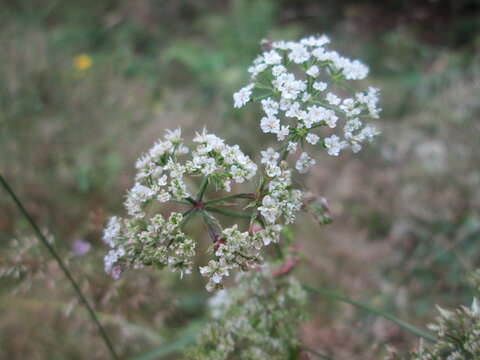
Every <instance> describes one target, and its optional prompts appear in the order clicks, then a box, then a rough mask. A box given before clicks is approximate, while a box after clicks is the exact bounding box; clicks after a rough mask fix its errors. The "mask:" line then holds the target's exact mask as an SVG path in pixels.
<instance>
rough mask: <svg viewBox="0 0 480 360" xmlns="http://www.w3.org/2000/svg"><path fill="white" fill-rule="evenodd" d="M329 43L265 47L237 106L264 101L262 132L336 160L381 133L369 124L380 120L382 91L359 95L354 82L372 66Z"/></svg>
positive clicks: (281, 43) (319, 39)
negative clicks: (323, 151)
mask: <svg viewBox="0 0 480 360" xmlns="http://www.w3.org/2000/svg"><path fill="white" fill-rule="evenodd" d="M329 42H330V39H329V38H328V37H327V36H325V35H323V36H320V37H308V38H304V39H301V40H300V41H298V42H294V41H278V42H272V43H266V44H265V46H264V48H266V50H265V51H264V52H263V53H262V54H260V55H259V56H258V57H257V58H256V59H255V60H254V61H253V64H252V66H251V67H250V68H249V69H248V71H249V72H250V74H251V82H250V83H249V84H248V85H247V86H245V87H244V88H242V89H240V90H239V91H238V92H236V93H235V94H234V95H233V99H234V107H236V108H240V107H242V106H244V105H245V104H247V103H248V102H250V101H252V102H258V103H260V104H261V107H262V109H263V112H264V116H263V117H262V118H261V120H260V127H261V129H262V131H263V132H264V133H271V134H274V135H275V136H276V137H277V139H278V141H280V142H286V143H288V144H290V146H291V147H292V146H294V145H292V144H295V145H296V144H297V143H298V142H300V143H302V144H303V143H304V142H307V143H309V144H310V145H312V146H322V147H324V148H326V149H327V152H328V154H330V155H333V156H338V155H339V153H340V151H341V150H343V149H345V148H351V149H352V151H353V152H358V151H360V150H361V148H362V143H363V142H365V141H371V140H372V139H373V138H374V137H375V136H376V135H378V133H379V132H378V131H377V130H376V129H375V127H374V126H372V125H370V124H367V122H368V121H369V120H371V119H376V118H378V117H379V113H380V108H379V107H378V93H379V91H378V89H376V88H373V87H369V88H368V89H366V90H365V91H355V90H354V88H353V87H352V86H351V82H352V81H354V80H361V79H364V78H366V76H367V75H368V67H367V66H366V65H364V64H363V63H361V62H360V61H359V60H351V59H348V58H346V57H344V56H341V55H339V54H338V53H337V52H336V51H332V50H328V49H327V48H326V45H327V44H328V43H329ZM304 154H305V155H304ZM304 154H302V156H303V158H304V160H303V162H305V159H306V157H307V154H306V153H304ZM299 167H300V169H299V171H302V169H303V166H302V165H301V164H300V165H299Z"/></svg>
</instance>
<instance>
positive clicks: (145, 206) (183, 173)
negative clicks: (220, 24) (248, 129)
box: [103, 36, 380, 359]
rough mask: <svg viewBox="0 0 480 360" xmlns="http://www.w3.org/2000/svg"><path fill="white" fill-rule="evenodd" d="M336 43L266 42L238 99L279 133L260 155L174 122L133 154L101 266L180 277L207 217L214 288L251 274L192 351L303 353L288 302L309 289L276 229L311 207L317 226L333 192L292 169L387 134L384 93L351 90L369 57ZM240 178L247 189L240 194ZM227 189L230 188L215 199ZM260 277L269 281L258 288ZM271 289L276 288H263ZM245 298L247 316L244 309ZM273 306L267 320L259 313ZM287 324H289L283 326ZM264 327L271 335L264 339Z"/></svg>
mask: <svg viewBox="0 0 480 360" xmlns="http://www.w3.org/2000/svg"><path fill="white" fill-rule="evenodd" d="M328 43H329V39H328V38H327V37H326V36H320V37H309V38H304V39H301V40H300V41H298V42H293V41H289V42H285V41H280V42H264V44H263V52H262V53H261V54H260V55H259V56H258V57H257V58H256V59H255V60H254V61H253V64H252V66H251V67H250V68H249V69H248V71H249V72H250V74H251V76H250V83H249V84H248V85H247V86H245V87H243V88H242V89H240V90H239V91H238V92H236V93H235V94H234V95H233V100H234V107H235V108H240V107H242V106H244V105H246V104H247V103H254V104H258V105H259V106H260V107H261V109H262V111H263V113H264V116H262V117H261V118H260V119H259V125H260V128H261V130H262V132H263V133H267V134H274V135H275V136H276V140H277V141H278V142H279V144H277V145H273V146H270V147H267V148H266V149H264V150H261V151H260V153H259V156H258V160H259V161H258V163H256V162H255V161H254V160H257V158H254V159H251V158H250V157H249V156H247V155H246V154H245V153H244V152H242V150H241V149H240V148H239V146H238V145H230V144H228V143H227V142H226V141H224V140H223V139H221V138H219V137H218V136H216V135H214V134H211V133H208V132H207V130H206V129H204V130H203V131H201V132H199V133H197V134H196V136H195V137H194V138H193V141H192V144H189V143H188V142H186V141H185V140H184V139H183V138H182V134H181V130H180V129H176V130H173V131H170V130H167V132H166V134H165V136H164V137H163V138H162V139H161V140H159V141H158V142H157V143H155V144H154V145H153V147H152V148H151V149H150V150H149V151H148V152H147V153H146V154H144V155H142V156H141V157H140V158H139V159H138V161H137V163H136V169H137V174H136V177H135V183H134V185H133V187H132V188H131V190H130V191H128V193H127V197H126V200H125V208H126V211H127V214H128V216H127V217H125V218H120V217H117V216H114V217H112V218H111V219H110V220H109V222H108V225H107V227H106V229H105V231H104V235H103V240H104V241H105V243H107V244H108V245H109V246H110V248H111V249H110V251H109V252H108V253H107V255H106V256H105V261H104V263H105V271H106V272H107V273H110V274H111V275H112V276H113V277H115V278H117V277H119V276H120V274H121V273H122V272H124V271H126V270H129V269H139V268H142V267H144V266H155V267H158V268H169V269H170V270H171V271H174V272H179V273H180V276H183V275H186V274H190V273H192V271H193V269H194V266H195V261H194V256H195V250H196V248H198V246H197V244H198V241H199V238H198V237H194V236H192V234H189V233H187V232H186V224H187V223H188V222H189V221H190V220H191V219H192V218H193V217H194V216H196V215H199V216H200V218H201V219H202V221H203V223H204V224H205V227H206V230H207V231H206V232H207V233H208V236H209V237H210V239H211V244H210V246H209V252H210V255H211V258H210V259H209V260H208V262H207V263H205V264H200V265H199V272H200V274H201V275H202V276H204V277H206V278H208V281H207V284H206V288H207V290H208V291H210V292H211V291H217V290H220V289H222V288H223V287H224V280H225V278H226V277H227V276H229V275H230V274H231V273H232V272H233V271H235V270H240V273H243V274H244V275H239V276H240V277H239V279H240V280H238V281H237V283H238V284H239V288H238V289H237V290H235V292H232V293H231V294H229V295H225V296H226V297H228V298H229V299H230V300H229V304H230V305H229V306H222V307H221V308H220V310H218V309H217V312H218V311H219V312H220V313H221V314H222V317H223V318H222V319H220V320H219V321H218V322H217V324H216V325H212V327H209V328H208V329H207V330H206V331H205V333H204V336H203V337H201V340H200V343H199V346H200V348H197V349H196V350H195V351H194V352H193V353H195V354H197V355H195V356H196V358H199V359H200V358H201V359H204V358H205V359H210V358H211V359H227V358H228V354H229V352H231V351H233V350H234V349H236V348H237V347H238V346H239V345H238V344H239V343H242V344H244V343H251V344H252V347H251V348H249V349H248V350H246V351H245V352H244V355H242V356H243V357H242V358H244V359H250V358H251V359H258V358H266V357H268V358H279V359H280V358H285V357H284V356H286V354H287V353H290V352H291V351H297V350H298V344H297V342H296V340H295V339H296V336H294V333H295V332H296V330H294V331H293V330H292V329H296V324H297V321H294V320H292V318H291V314H294V313H293V312H291V309H290V310H288V309H287V310H285V309H284V310H283V312H282V311H281V308H282V306H285V305H287V304H288V303H290V302H293V303H296V304H297V305H299V306H300V303H303V300H302V299H303V297H304V295H303V290H302V289H301V287H299V286H298V284H297V283H296V281H295V280H294V279H293V278H291V270H292V269H293V268H294V267H295V264H296V262H297V260H298V259H297V257H295V256H294V257H291V256H290V257H289V256H286V255H285V254H287V253H288V251H291V247H290V245H291V244H288V243H285V242H283V243H280V238H281V235H282V233H284V231H285V229H287V226H289V225H290V224H293V223H294V222H295V219H296V216H297V214H298V213H299V212H300V211H307V212H310V213H312V214H313V215H314V216H315V217H316V218H317V219H318V221H319V222H320V223H321V224H327V223H329V222H330V221H331V218H330V216H329V212H328V206H327V204H326V200H325V199H323V198H320V197H318V196H315V195H312V194H311V193H310V192H309V191H308V189H305V188H302V187H301V186H300V185H297V183H296V182H294V177H295V174H296V173H300V174H305V173H307V172H308V171H309V169H311V168H312V167H313V166H314V165H315V164H316V160H315V157H316V155H317V152H316V151H315V149H324V150H326V151H327V153H328V154H329V155H332V156H339V154H340V152H341V151H342V150H344V149H347V148H350V149H352V151H353V152H358V151H359V150H360V149H361V147H362V144H363V143H364V142H365V141H371V140H372V139H373V138H374V137H375V136H376V135H377V134H378V133H379V132H378V131H377V130H376V128H375V127H374V126H373V125H372V124H370V123H369V121H370V120H372V119H377V118H378V117H379V113H380V108H379V107H378V94H379V91H378V90H377V89H376V88H373V87H369V88H368V89H367V90H365V91H356V90H354V89H355V86H354V84H353V82H354V81H357V80H362V79H364V78H365V77H366V76H367V74H368V68H367V66H366V65H364V64H363V63H361V62H360V61H358V60H350V59H348V58H346V57H344V56H341V55H339V54H338V53H337V52H335V51H332V50H328V49H327V48H326V45H327V44H328ZM234 184H235V186H232V185H234ZM239 187H245V188H246V189H248V190H247V191H246V192H240V193H232V189H233V188H235V189H237V188H239ZM221 192H223V193H230V194H228V195H226V196H217V195H218V194H219V193H221ZM223 195H225V194H223ZM167 203H170V204H175V206H176V207H178V208H181V209H180V210H178V211H171V212H170V214H168V215H166V216H165V215H163V213H162V211H160V210H159V206H160V207H161V206H162V204H167ZM232 207H233V208H234V209H232ZM239 208H240V209H241V211H238V210H239ZM169 209H171V207H169ZM219 215H220V217H219ZM223 216H227V217H231V218H234V219H237V221H235V222H234V223H233V225H232V224H231V223H229V225H228V226H225V225H224V224H222V222H221V221H220V220H221V219H222V218H223ZM270 244H276V247H277V250H278V251H276V252H275V254H276V255H273V258H271V259H270V260H269V261H268V262H265V259H264V256H265V254H264V253H262V248H264V247H265V246H268V245H270ZM289 249H290V250H289ZM274 267H277V269H274ZM249 273H250V274H251V275H248V274H249ZM272 274H273V275H272ZM277 275H278V276H277ZM285 278H286V280H285ZM241 279H243V280H241ZM245 279H247V280H245ZM277 282H278V283H277ZM252 283H266V284H270V285H269V286H265V287H264V288H261V287H258V286H257V289H255V288H252V287H251V284H252ZM281 283H282V284H284V285H281ZM269 287H272V291H274V293H275V294H273V295H274V296H273V295H272V293H270V292H266V293H264V292H265V291H266V290H265V289H267V288H269ZM292 287H293V288H294V289H296V290H295V291H294V290H292V289H293V288H292ZM242 289H243V290H242ZM247 290H248V291H247ZM222 291H225V290H222ZM232 291H234V290H232ZM255 291H256V294H252V293H253V292H255ZM284 291H286V292H287V293H286V294H284ZM277 292H278V294H277ZM221 294H225V293H224V292H222V293H221ZM247 294H250V295H249V296H253V297H252V303H251V306H250V305H248V306H246V304H250V301H246V300H245V296H246V295H247ZM288 294H289V295H288ZM215 296H216V297H218V296H219V295H218V294H217V295H215ZM222 296H223V295H222ZM289 299H290V300H291V301H290V300H289ZM272 302H273V303H276V305H275V306H273V305H272V304H273V303H272ZM244 305H245V306H244ZM239 306H240V307H241V308H242V309H243V311H246V313H241V314H239V313H238V310H236V309H238V307H239ZM267 310H268V311H271V312H272V316H271V318H268V316H267V317H266V318H265V319H263V318H262V317H261V318H260V319H259V318H258V316H259V314H260V313H262V312H264V311H267ZM299 310H300V308H299ZM289 312H291V314H290V315H289ZM232 314H233V315H232ZM235 314H236V315H235ZM275 314H276V315H275ZM277 315H278V316H277ZM232 316H233V318H232ZM262 316H263V315H262ZM249 317H251V318H255V319H257V320H258V321H261V322H262V324H263V323H265V324H264V325H265V326H266V325H267V324H269V325H268V326H270V328H269V329H270V330H266V327H264V325H261V324H260V325H261V326H260V325H259V326H253V327H252V323H250V322H248V321H247V322H245V319H247V318H249ZM232 319H233V320H232ZM257 320H255V321H257ZM252 321H253V320H252ZM255 321H254V322H255ZM283 321H285V324H284V326H286V329H284V331H283V330H282V331H281V329H282V326H281V325H280V324H281V323H282V322H283ZM272 324H274V326H273V328H276V330H275V331H274V330H273V328H272V327H271V326H272ZM275 324H276V325H275ZM227 328H228V329H227ZM292 331H293V333H292ZM261 332H263V333H264V334H263V335H264V336H265V337H264V339H259V338H260V337H261V336H260V335H259V334H260V333H261ZM266 332H270V333H271V334H274V333H276V334H277V335H278V338H276V339H275V338H274V336H273V335H272V336H273V338H271V339H270V340H271V341H269V340H268V336H267V335H266ZM232 333H236V335H232ZM219 334H220V335H219ZM222 334H223V335H222ZM287 335H288V336H287ZM287 338H289V341H287V340H286V339H287ZM267 340H268V341H267ZM212 343H217V344H219V345H218V347H217V348H216V349H213V350H212V351H210V352H209V351H203V350H202V349H201V348H202V346H203V347H204V348H205V347H206V348H211V346H212ZM202 344H203V345H202ZM295 349H297V350H295ZM204 350H205V349H204ZM275 351H277V355H275V356H274V354H273V353H274V352H275ZM198 354H203V355H202V356H199V355H198ZM278 354H283V355H278ZM282 356H283V357H282Z"/></svg>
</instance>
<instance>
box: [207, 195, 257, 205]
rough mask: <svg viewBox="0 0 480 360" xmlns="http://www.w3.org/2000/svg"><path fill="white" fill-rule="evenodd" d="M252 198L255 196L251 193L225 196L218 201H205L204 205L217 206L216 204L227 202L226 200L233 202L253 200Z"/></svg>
mask: <svg viewBox="0 0 480 360" xmlns="http://www.w3.org/2000/svg"><path fill="white" fill-rule="evenodd" d="M254 197H255V194H253V193H242V194H235V195H229V196H225V197H222V198H218V199H213V200H209V201H205V205H212V204H218V203H221V202H224V201H228V200H233V199H253V198H254Z"/></svg>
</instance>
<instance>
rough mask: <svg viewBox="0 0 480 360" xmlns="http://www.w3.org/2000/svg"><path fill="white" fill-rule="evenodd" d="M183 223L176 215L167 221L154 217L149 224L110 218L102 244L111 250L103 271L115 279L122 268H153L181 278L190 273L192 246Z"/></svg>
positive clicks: (193, 244)
mask: <svg viewBox="0 0 480 360" xmlns="http://www.w3.org/2000/svg"><path fill="white" fill-rule="evenodd" d="M182 220H183V216H182V214H180V213H176V212H173V213H171V214H170V217H169V218H168V219H165V218H164V217H163V216H162V215H161V214H156V215H155V216H153V217H151V218H150V219H149V220H148V221H144V220H140V219H135V218H131V219H121V218H119V217H116V216H114V217H112V218H110V221H109V222H108V225H107V227H106V228H105V231H104V234H103V241H104V242H105V243H107V244H108V245H109V246H110V247H111V250H110V251H109V252H108V253H107V255H106V256H105V258H104V264H105V271H106V272H107V273H111V274H112V276H113V277H114V278H118V277H119V276H120V273H121V272H122V271H123V270H125V269H128V268H135V269H137V268H142V267H143V266H145V265H154V266H156V267H158V268H163V267H169V268H170V269H171V270H172V271H179V272H180V273H181V275H182V276H183V274H190V273H191V272H192V265H193V263H192V258H193V256H194V255H195V243H194V242H193V240H192V239H191V238H190V237H189V236H187V235H185V234H184V233H183V231H182V229H181V227H182Z"/></svg>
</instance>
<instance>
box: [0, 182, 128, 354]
mask: <svg viewBox="0 0 480 360" xmlns="http://www.w3.org/2000/svg"><path fill="white" fill-rule="evenodd" d="M0 183H2V186H3V187H4V189H5V191H6V192H7V193H8V194H9V195H10V197H11V198H12V200H13V202H14V203H15V205H17V207H18V209H19V210H20V212H21V213H22V215H23V216H24V217H25V219H27V221H28V223H29V224H30V226H31V227H32V229H33V231H34V232H35V234H36V235H37V238H38V240H39V241H40V242H41V243H42V244H43V245H45V247H46V248H47V249H48V251H49V252H50V255H52V257H53V258H54V259H55V260H56V261H57V263H58V265H59V266H60V269H62V271H63V273H64V274H65V276H66V277H67V279H68V280H69V281H70V284H71V285H72V287H73V289H74V290H75V292H76V294H77V296H78V298H79V299H80V302H81V303H83V305H84V306H85V308H86V309H87V311H88V314H89V315H90V317H91V319H92V321H93V322H94V323H95V325H96V327H97V329H98V331H99V333H100V335H101V337H102V339H103V341H104V342H105V345H106V346H107V348H108V351H109V352H110V356H111V358H112V359H115V360H117V359H119V357H118V355H117V353H116V352H115V350H114V348H113V344H112V342H111V341H110V339H109V337H108V335H107V332H106V331H105V329H104V328H103V326H102V324H101V323H100V321H99V320H98V317H97V315H96V314H95V311H94V310H93V308H92V306H91V305H90V304H89V302H88V301H87V299H86V297H85V296H84V295H83V293H82V290H80V287H79V286H78V284H77V282H76V281H75V279H74V278H73V276H72V274H71V273H70V271H69V270H68V268H67V266H66V265H65V263H64V262H63V260H62V258H61V257H60V255H58V253H57V252H56V250H55V249H54V248H53V246H52V245H51V244H50V243H49V242H48V240H47V239H46V238H45V236H44V235H43V234H42V232H41V231H40V229H39V227H38V225H37V224H36V223H35V221H34V220H33V218H32V216H31V215H30V214H29V213H28V211H27V210H26V209H25V207H24V206H23V204H22V202H21V201H20V200H19V199H18V197H17V196H16V195H15V193H14V192H13V190H12V188H11V187H10V185H8V183H7V181H6V180H5V179H4V178H3V176H2V175H0Z"/></svg>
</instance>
